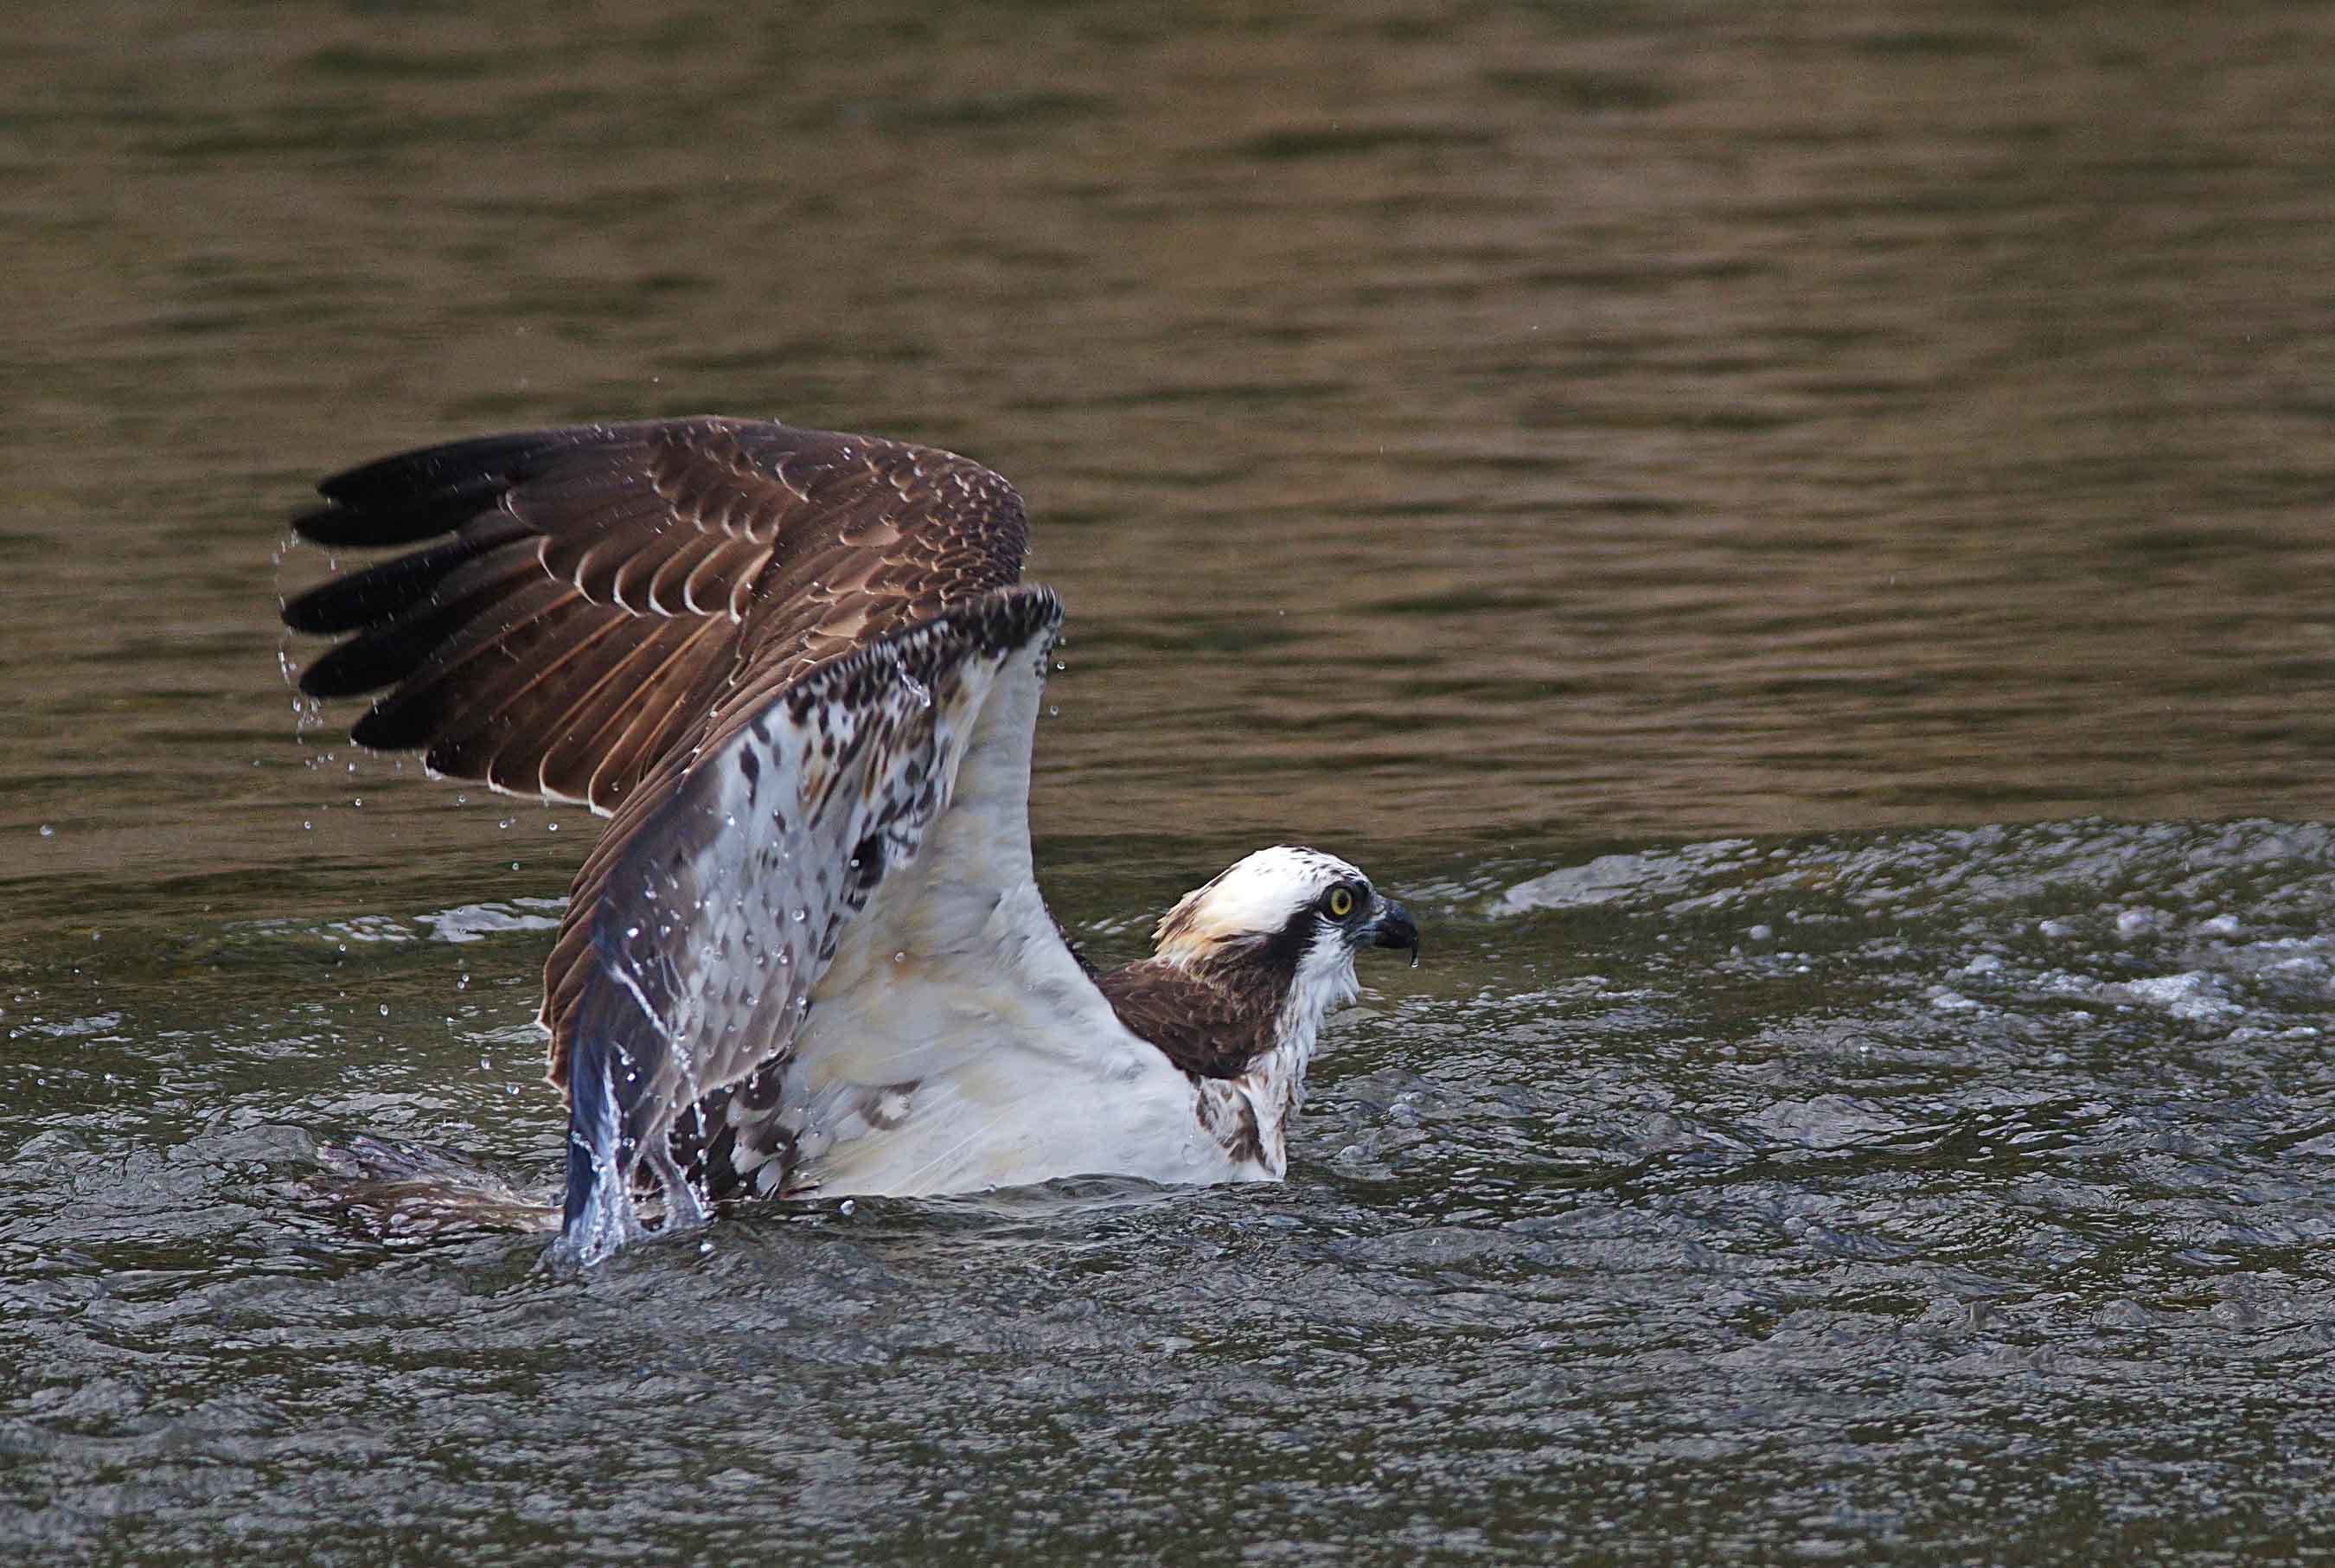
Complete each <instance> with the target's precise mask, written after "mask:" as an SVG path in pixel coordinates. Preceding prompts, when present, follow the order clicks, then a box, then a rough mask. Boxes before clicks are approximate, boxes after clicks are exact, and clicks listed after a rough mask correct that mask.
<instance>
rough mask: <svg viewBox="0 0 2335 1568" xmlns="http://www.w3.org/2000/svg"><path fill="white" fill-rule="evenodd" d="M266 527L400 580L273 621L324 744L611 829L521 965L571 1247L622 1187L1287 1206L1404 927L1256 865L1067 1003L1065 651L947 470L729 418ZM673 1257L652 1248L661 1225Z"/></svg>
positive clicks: (1248, 864)
mask: <svg viewBox="0 0 2335 1568" xmlns="http://www.w3.org/2000/svg"><path fill="white" fill-rule="evenodd" d="M321 489H323V492H324V494H325V497H326V498H327V499H328V501H329V502H330V503H331V504H330V505H328V506H326V507H325V508H321V509H319V510H317V511H315V512H313V513H310V514H309V515H308V516H306V517H305V518H301V519H300V520H299V522H298V524H297V525H296V526H297V527H298V528H299V529H300V531H301V532H302V533H303V534H304V535H305V536H306V537H310V538H312V539H315V540H317V541H318V542H321V543H325V544H327V545H334V546H368V545H370V546H396V545H407V546H415V545H418V546H421V548H418V549H415V550H413V551H412V553H410V554H407V555H403V556H400V557H394V558H392V559H391V560H388V561H386V562H383V563H382V564H380V565H378V566H372V567H370V568H367V569H365V570H363V571H360V572H357V573H354V574H352V575H350V576H344V577H341V578H337V579H335V580H334V581H331V582H328V583H326V584H325V585H324V586H321V587H318V588H316V589H315V590H312V591H311V592H309V593H307V594H305V595H301V596H300V597H298V598H296V599H295V600H293V601H292V602H291V603H289V604H288V605H286V608H285V618H286V621H287V622H288V623H289V624H292V625H293V626H294V627H296V628H297V629H300V630H304V631H309V632H316V633H324V634H339V635H342V636H344V638H345V640H344V641H343V642H342V643H341V644H338V645H337V646H335V647H334V648H333V649H332V650H330V651H328V652H327V653H325V654H324V655H323V656H322V657H320V658H319V659H317V660H316V661H315V663H312V664H311V665H310V666H309V667H308V669H307V670H306V671H305V673H304V674H303V676H302V680H301V685H302V689H303V690H304V691H306V692H310V693H311V694H314V695H317V696H341V695H350V694H355V693H359V692H383V695H381V696H380V697H379V698H378V699H377V700H376V701H375V702H374V703H373V708H372V709H371V711H369V712H368V713H367V714H365V715H364V717H363V718H362V719H360V720H359V721H358V722H357V724H356V725H355V727H354V730H353V731H352V734H353V737H354V739H355V740H357V741H358V742H359V743H360V744H363V745H366V746H372V747H376V748H380V749H384V750H396V749H406V748H412V749H419V750H423V752H424V756H425V760H426V761H427V763H428V764H429V766H430V767H431V769H433V770H435V771H437V772H440V773H444V774H449V775H452V776H455V777H460V778H470V779H484V780H486V781H487V782H489V783H490V784H492V785H493V786H495V787H496V788H498V789H511V790H519V791H525V792H528V793H541V794H542V795H544V796H545V797H546V798H547V799H568V800H576V801H580V802H583V803H585V804H587V805H589V806H590V807H591V808H593V809H594V810H596V811H598V812H601V813H603V814H606V815H608V816H610V817H611V818H612V821H611V823H610V825H609V828H608V830H607V832H606V834H605V835H604V836H603V837H602V838H601V839H600V841H599V843H598V844H597V845H596V846H595V847H594V848H593V850H592V851H591V853H590V855H589V856H588V857H587V858H586V861H585V864H584V866H583V868H582V870H581V871H580V872H579V873H578V875H577V876H576V886H575V889H574V892H573V895H572V896H571V899H570V902H569V905H568V909H567V915H566V917H565V919H564V921H563V923H562V925H561V929H560V933H559V935H558V938H557V942H556V943H555V944H554V947H553V951H552V954H551V957H550V960H549V962H548V963H547V966H546V971H545V995H544V1006H543V1011H542V1021H543V1022H544V1024H545V1026H546V1028H547V1030H548V1031H549V1033H550V1036H551V1068H550V1076H551V1079H552V1080H553V1082H554V1083H556V1084H557V1085H559V1086H560V1087H561V1088H562V1089H564V1090H565V1091H566V1092H567V1098H568V1104H569V1118H570V1137H569V1156H568V1175H567V1201H566V1208H565V1216H564V1219H565V1233H566V1234H565V1236H564V1240H563V1245H564V1246H565V1247H566V1248H567V1251H568V1252H569V1253H572V1254H574V1255H577V1256H583V1257H592V1256H597V1255H600V1254H601V1253H605V1252H606V1250H607V1249H608V1248H609V1247H611V1246H613V1245H614V1244H616V1243H617V1242H619V1241H621V1240H622V1239H624V1237H625V1236H626V1235H628V1234H631V1233H632V1232H633V1230H634V1229H635V1221H634V1217H633V1197H634V1195H635V1192H636V1191H638V1190H641V1189H643V1188H647V1187H654V1188H655V1189H657V1190H658V1191H659V1193H660V1194H661V1195H662V1197H663V1198H664V1204H665V1209H666V1213H667V1214H668V1215H672V1216H674V1217H675V1218H686V1217H687V1216H689V1215H692V1214H693V1213H694V1212H696V1211H697V1210H698V1209H699V1208H700V1207H701V1206H702V1204H703V1203H704V1202H705V1201H706V1200H707V1199H709V1198H719V1197H722V1196H726V1195H732V1194H740V1193H751V1194H764V1195H768V1194H779V1195H800V1194H810V1193H818V1194H827V1195H843V1194H879V1193H881V1194H898V1195H918V1194H931V1193H945V1192H963V1191H972V1190H978V1189H981V1188H986V1187H993V1186H1012V1185H1019V1184H1023V1183H1029V1182H1036V1181H1042V1180H1047V1179H1050V1178H1052V1177H1057V1176H1072V1175H1080V1174H1124V1175H1131V1176H1144V1177H1148V1178H1151V1179H1153V1180H1158V1181H1167V1182H1219V1181H1236V1180H1261V1179H1274V1178H1278V1177H1280V1176H1282V1175H1283V1174H1284V1172H1285V1170H1286V1168H1287V1137H1288V1130H1289V1126H1290V1122H1291V1120H1292V1118H1293V1116H1294V1113H1295V1112H1296V1110H1297V1108H1298V1107H1299V1106H1300V1105H1301V1104H1302V1103H1303V1096H1304V1079H1305V1070H1306V1066H1307V1063H1308V1062H1309V1061H1310V1060H1311V1058H1312V1055H1313V1046H1314V1040H1315V1038H1316V1034H1317V1031H1318V1030H1319V1028H1320V1026H1321V1022H1322V1020H1323V1016H1324V1015H1325V1014H1326V1013H1327V1012H1328V1011H1330V1010H1331V1009H1332V1008H1334V1007H1336V1006H1338V1005H1341V1004H1342V1003H1343V1002H1347V1001H1350V1000H1352V997H1353V995H1354V994H1355V976H1354V957H1355V954H1356V953H1357V952H1358V951H1359V950H1360V949H1361V947H1363V946H1366V945H1373V944H1375V945H1380V946H1394V947H1408V948H1410V950H1411V951H1412V952H1413V953H1414V954H1415V953H1416V952H1417V947H1418V936H1417V932H1416V930H1415V928H1414V927H1413V926H1412V924H1411V923H1410V918H1409V916H1408V915H1406V914H1405V913H1404V912H1403V910H1402V909H1401V908H1400V905H1393V904H1390V903H1389V902H1388V901H1387V900H1386V899H1385V898H1383V897H1382V896H1381V895H1379V894H1377V893H1376V892H1374V891H1373V890H1372V889H1371V886H1370V885H1369V883H1368V881H1367V879H1366V878H1364V877H1363V876H1362V875H1361V873H1360V872H1359V871H1357V870H1355V868H1354V867H1352V866H1350V865H1347V864H1346V863H1345V862H1344V861H1342V860H1339V859H1337V858H1336V857H1332V856H1328V855H1323V854H1321V853H1319V852H1316V851H1313V850H1304V849H1296V848H1292V847H1276V848H1272V849H1266V850H1260V851H1258V852H1257V853H1256V854H1254V855H1251V856H1249V857H1246V858H1245V859H1244V860H1242V861H1240V862H1239V863H1237V864H1236V865H1235V866H1233V867H1232V868H1230V869H1229V870H1227V871H1226V872H1225V873H1224V874H1223V875H1222V876H1218V877H1217V878H1216V880H1215V881H1213V882H1210V883H1209V884H1207V885H1206V886H1204V887H1202V888H1200V889H1198V890H1197V891H1196V892H1194V893H1192V894H1190V895H1187V897H1186V898H1185V899H1184V900H1183V901H1182V902H1181V903H1179V904H1177V905H1176V907H1175V908H1174V909H1172V910H1171V911H1169V913H1168V915H1167V916H1166V917H1165V918H1164V919H1162V921H1161V922H1160V923H1159V927H1158V933H1157V938H1158V949H1157V952H1156V953H1154V955H1153V956H1152V957H1150V958H1148V959H1145V960H1143V961H1141V962H1138V963H1134V964H1130V965H1129V966H1128V967H1126V968H1124V969H1120V970H1118V971H1114V972H1111V973H1104V974H1097V973H1093V972H1092V971H1090V969H1089V968H1088V967H1087V966H1086V965H1085V963H1084V962H1083V961H1082V960H1081V959H1080V957H1079V955H1078V954H1077V953H1076V952H1075V951H1074V950H1073V949H1072V948H1071V945H1070V944H1069V943H1068V942H1067V941H1066V940H1065V938H1064V937H1063V935H1062V933H1061V928H1060V927H1059V926H1058V925H1057V924H1056V923H1055V922H1054V920H1053V918H1052V916H1051V915H1050V914H1049V913H1048V912H1047V910H1046V907H1045V905H1044V902H1043V900H1042V897H1041V896H1040V895H1039V892H1038V888H1037V885H1036V882H1035V880H1034V876H1033V870H1032V861H1031V850H1030V834H1029V820H1028V799H1029V785H1030V746H1031V737H1032V729H1033V726H1034V724H1035V721H1036V716H1037V709H1038V702H1039V695H1040V692H1041V690H1042V685H1043V682H1044V680H1045V676H1046V673H1047V671H1048V669H1049V668H1050V665H1051V653H1052V649H1053V646H1054V643H1055V641H1056V638H1057V636H1058V634H1059V631H1060V627H1061V606H1060V605H1059V604H1058V603H1057V602H1056V600H1055V598H1054V596H1053V595H1052V594H1051V593H1050V592H1049V591H1047V590H1046V589H1044V588H1042V587H1036V586H1019V585H1017V584H1016V583H1015V580H1014V579H1015V578H1016V577H1017V576H1018V575H1019V570H1020V563H1021V557H1022V550H1023V547H1024V544H1025V540H1026V528H1025V525H1024V523H1023V521H1022V508H1021V502H1020V499H1019V498H1018V497H1016V496H1015V495H1014V493H1013V491H1012V489H1011V488H1010V487H1009V486H1007V485H1006V484H1005V482H1004V481H1003V480H1002V479H998V478H997V477H996V476H995V475H993V474H992V473H990V472H989V471H988V470H986V469H982V468H980V467H979V466H978V465H975V464H974V463H972V462H970V461H968V460H965V459H963V458H958V457H954V456H953V455H951V454H947V453H944V452H937V451H933V450H927V449H922V448H917V447H912V446H906V445H902V444H900V443H896V442H891V441H885V440H872V439H869V438H864V437H857V436H841V435H832V434H828V433H826V432H820V431H798V430H792V429H790V428H789V427H786V426H783V425H777V424H770V423H764V422H757V421H735V420H721V419H698V420H686V421H664V422H659V423H651V424H639V425H616V426H595V427H586V428H581V429H576V430H567V431H540V432H535V433H531V434H526V435H517V436H508V437H490V438H487V439H485V440H478V441H470V442H461V443H457V444H455V445H452V446H447V447H440V448H434V449H431V450H424V451H420V452H415V453H410V454H407V455H404V456H402V457H397V458H392V459H387V460H383V461H381V462H378V463H373V464H371V465H368V466H366V467H364V468H361V469H354V470H352V471H351V472H349V473H347V474H344V475H342V476H339V477H338V478H336V479H329V480H326V481H325V484H324V485H323V486H322V487H321ZM668 1223H671V1222H670V1221H669V1222H668Z"/></svg>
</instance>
